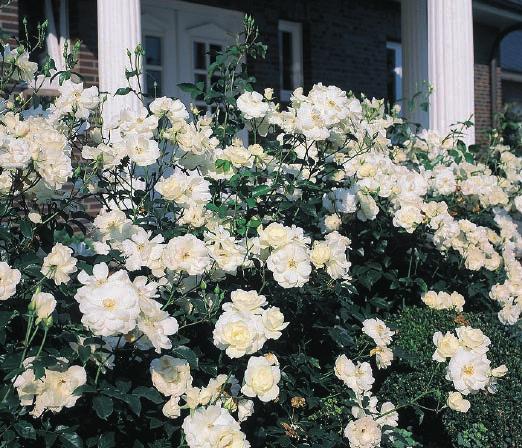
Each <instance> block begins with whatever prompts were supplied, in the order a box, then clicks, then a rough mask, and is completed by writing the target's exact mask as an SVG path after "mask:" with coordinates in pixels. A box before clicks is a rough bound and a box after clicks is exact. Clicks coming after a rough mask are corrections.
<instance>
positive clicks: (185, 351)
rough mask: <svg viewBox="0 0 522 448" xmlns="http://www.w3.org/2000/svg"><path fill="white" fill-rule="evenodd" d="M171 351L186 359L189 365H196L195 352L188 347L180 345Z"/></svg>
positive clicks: (194, 366) (193, 366)
mask: <svg viewBox="0 0 522 448" xmlns="http://www.w3.org/2000/svg"><path fill="white" fill-rule="evenodd" d="M172 352H173V353H174V354H176V355H178V356H180V357H181V358H183V359H186V360H187V361H188V363H189V364H190V367H192V368H196V367H198V357H197V356H196V354H195V353H194V352H193V351H192V350H191V349H190V348H188V347H185V346H184V345H181V346H179V347H176V348H175V349H173V350H172Z"/></svg>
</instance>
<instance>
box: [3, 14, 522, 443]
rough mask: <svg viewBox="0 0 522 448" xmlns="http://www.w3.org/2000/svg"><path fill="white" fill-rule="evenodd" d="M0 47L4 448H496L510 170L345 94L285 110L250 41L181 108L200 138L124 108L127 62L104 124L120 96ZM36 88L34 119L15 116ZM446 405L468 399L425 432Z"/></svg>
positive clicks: (516, 168)
mask: <svg viewBox="0 0 522 448" xmlns="http://www.w3.org/2000/svg"><path fill="white" fill-rule="evenodd" d="M3 45H4V47H3V48H4V51H3V53H2V56H1V57H0V58H1V59H0V63H1V64H2V67H1V70H0V91H1V92H2V93H3V96H4V99H5V103H4V104H5V107H4V108H2V109H1V111H0V170H1V171H0V255H1V260H2V261H1V262H0V307H1V309H0V371H1V374H2V384H1V387H0V394H1V395H0V396H1V397H2V403H1V405H0V419H1V420H0V447H9V448H11V447H13V448H16V447H24V448H25V447H27V448H31V447H41V446H46V447H52V446H64V447H67V448H69V447H74V448H78V447H94V446H99V447H103V448H110V447H113V446H131V447H133V448H142V447H147V448H153V447H156V448H158V447H163V446H180V447H187V446H188V447H190V448H200V447H205V448H207V447H220V448H225V447H229V448H243V447H245V448H247V447H249V446H252V447H264V446H281V447H309V446H322V447H332V448H333V447H338V446H342V445H344V444H346V443H348V444H349V445H350V446H351V447H353V448H374V447H377V446H387V447H396V448H399V447H407V446H418V444H417V442H415V439H418V438H419V437H422V433H421V431H420V430H419V428H418V425H415V420H414V419H413V418H412V412H417V413H420V412H421V410H422V411H424V410H428V409H424V408H423V406H424V404H425V403H426V401H429V400H432V401H433V400H434V401H435V404H436V405H437V407H436V408H435V409H434V411H430V412H431V413H428V414H427V418H429V419H430V421H431V422H432V423H433V426H432V428H431V430H432V432H434V431H433V430H434V429H435V430H437V429H438V428H439V427H442V426H441V425H442V424H444V425H445V427H446V428H447V432H448V434H449V436H450V437H452V438H453V440H456V442H455V443H461V444H465V443H468V444H471V443H490V442H491V440H492V439H491V435H490V432H486V433H485V432H484V430H483V426H484V427H486V428H488V425H489V423H490V421H493V417H491V414H492V413H494V412H496V408H494V407H492V403H497V402H494V401H493V399H491V398H490V397H489V396H488V395H487V392H486V391H487V390H490V389H492V388H493V387H495V385H496V386H497V387H498V389H499V395H497V397H503V398H504V399H505V400H510V399H512V398H513V397H515V394H514V393H513V390H514V389H513V388H514V387H515V386H514V384H515V383H514V381H515V379H517V378H519V374H518V372H519V371H518V370H517V366H516V365H513V362H514V359H516V358H514V357H513V356H512V355H513V354H514V353H515V351H513V350H514V349H513V348H511V346H510V345H509V344H510V342H509V337H510V336H509V335H510V334H511V333H510V332H509V331H508V330H505V331H504V333H502V330H500V323H495V324H493V323H490V324H489V323H488V322H490V320H488V319H490V317H489V316H490V315H491V314H492V313H495V312H496V313H497V317H498V319H499V321H500V322H501V323H502V324H503V325H506V326H513V328H517V325H518V324H517V322H518V318H519V315H520V311H521V300H522V298H521V296H520V287H519V286H520V278H522V268H521V265H520V262H519V260H518V258H517V257H518V256H519V250H520V241H521V238H520V233H519V231H518V227H517V226H518V223H519V220H520V212H521V210H522V204H521V201H520V199H521V195H520V176H519V172H520V168H522V160H521V159H519V158H517V156H516V155H515V154H514V153H513V152H512V151H511V149H510V148H509V147H507V146H503V145H496V146H495V147H494V148H492V150H491V157H490V158H489V159H488V161H487V164H485V163H482V162H479V161H478V160H476V158H477V157H478V155H477V154H475V153H474V152H473V148H468V147H466V145H465V144H464V143H463V142H462V141H461V130H459V129H454V130H452V132H451V134H450V135H449V136H447V137H444V136H440V135H438V134H437V133H435V132H433V131H428V130H425V131H421V132H420V133H419V134H414V133H413V132H412V130H411V128H410V126H409V124H408V123H406V122H404V121H403V120H402V119H401V118H399V117H398V115H397V113H398V111H397V109H396V108H394V109H392V113H391V114H388V113H386V112H385V108H384V102H383V101H379V100H369V99H366V98H357V97H355V96H354V95H352V94H350V93H347V92H345V91H343V90H341V89H339V88H337V87H335V86H324V85H322V84H316V85H315V86H313V87H312V89H311V90H310V91H309V92H306V93H305V92H304V91H303V89H296V91H295V92H294V93H293V95H292V97H291V100H290V104H289V106H288V107H283V106H281V105H280V104H277V101H276V98H275V94H274V91H273V90H271V89H266V90H265V91H264V92H263V93H259V92H256V91H255V90H254V82H255V79H254V78H253V77H252V76H250V74H249V73H248V66H247V64H246V62H245V61H246V60H247V58H257V57H263V56H264V53H265V51H266V50H267V49H266V47H265V46H264V45H263V44H262V43H260V42H258V32H257V28H256V27H255V25H254V23H253V20H252V19H251V18H249V17H246V18H245V29H244V32H243V33H242V34H241V35H240V36H238V38H237V40H236V43H235V44H234V45H232V46H231V47H229V48H227V49H224V50H223V51H222V52H220V53H219V54H217V55H216V58H215V62H214V63H213V64H211V65H210V67H209V74H208V79H210V80H212V83H211V84H210V85H205V84H203V83H195V84H191V83H187V84H183V85H181V86H180V87H181V88H182V89H183V90H185V91H186V92H188V93H190V94H191V96H192V98H193V99H194V100H195V101H198V104H200V103H201V102H205V104H206V105H207V106H208V109H209V110H211V111H213V112H212V113H211V114H208V115H203V114H202V113H201V112H200V111H198V110H197V109H196V108H195V107H193V106H190V107H188V108H187V107H186V106H185V105H184V104H183V103H182V102H181V101H180V100H178V99H174V98H166V97H162V98H152V97H150V98H147V97H145V95H144V94H143V92H141V91H139V89H138V90H137V89H135V88H134V87H133V85H134V83H133V78H135V77H139V76H140V75H141V62H142V58H143V50H142V48H141V47H138V48H136V50H135V51H134V52H130V53H129V63H130V64H131V66H130V67H129V69H128V70H127V72H126V75H127V78H128V80H129V85H128V86H122V87H121V88H120V89H118V91H117V92H115V93H114V94H115V95H118V96H120V95H121V96H126V95H132V96H134V95H137V96H138V97H139V98H141V99H143V104H142V105H141V106H140V108H139V109H138V110H130V109H129V110H127V109H124V110H121V111H120V113H119V114H117V115H116V116H115V117H107V116H106V115H107V111H106V110H104V106H105V102H106V101H111V100H113V98H111V96H112V94H106V93H102V94H100V92H98V90H97V88H96V87H89V88H85V87H84V86H83V84H82V83H78V82H73V79H74V78H75V76H74V72H73V66H74V63H75V61H76V60H77V57H76V56H77V55H76V52H77V50H78V48H79V47H78V45H76V46H75V47H73V51H72V53H71V54H67V55H66V56H67V57H66V60H67V69H66V70H63V71H61V72H58V73H55V71H54V63H53V62H52V61H51V60H47V61H46V62H45V63H44V64H43V66H41V67H38V66H37V65H36V64H35V63H32V62H31V61H30V59H29V56H30V50H31V48H29V46H28V44H27V41H24V42H18V45H17V46H16V48H11V47H8V46H7V44H6V43H5V42H3ZM49 76H53V77H54V79H57V80H58V81H59V85H60V87H59V90H60V95H59V96H58V98H56V99H55V100H54V102H53V103H52V104H51V105H50V106H49V107H46V108H42V107H33V106H35V102H34V101H33V99H34V97H31V96H26V95H19V94H17V93H15V92H17V91H19V90H20V89H24V88H25V87H27V84H31V86H32V87H33V88H34V89H35V90H36V91H38V88H39V86H40V83H41V81H42V79H44V78H46V77H47V78H48V77H49ZM24 83H25V84H24ZM40 105H41V104H40ZM245 129H246V130H247V131H248V135H249V141H248V142H244V141H242V140H241V139H240V138H239V136H240V135H243V134H244V132H242V131H243V130H245ZM88 203H91V204H94V205H97V207H98V210H96V211H95V212H92V208H87V204H88ZM94 208H96V207H94ZM88 211H89V213H88ZM421 301H422V302H424V303H425V306H429V307H431V308H437V309H438V310H444V309H446V310H451V309H453V310H458V311H459V312H460V310H461V309H463V308H465V309H466V311H469V312H471V313H470V314H469V319H470V322H471V324H472V325H477V326H478V327H479V328H483V329H484V332H487V334H488V335H489V332H490V331H491V333H494V332H495V331H496V332H497V333H495V334H492V335H490V336H491V340H492V343H491V344H489V342H488V341H489V340H488V339H486V338H485V337H483V335H482V333H479V330H478V328H475V329H472V328H468V329H467V330H466V331H469V332H470V333H469V334H467V333H464V334H462V335H460V334H459V337H458V338H457V337H454V339H452V341H453V343H454V344H453V345H452V348H454V349H455V350H454V352H452V353H451V354H450V355H449V357H450V358H451V360H450V363H453V364H455V363H463V362H464V361H465V362H466V363H467V362H469V363H471V364H472V365H471V367H470V366H468V364H465V365H463V366H460V364H458V365H457V367H459V366H460V367H462V368H461V369H460V373H459V372H457V373H455V375H454V377H452V381H449V380H445V379H444V376H443V370H444V366H443V364H442V363H441V364H437V365H435V367H434V368H432V367H431V366H433V365H434V364H433V363H432V361H431V358H430V357H431V353H432V352H433V350H434V349H433V346H432V342H431V340H432V336H433V332H434V331H443V330H445V329H453V328H454V327H455V322H454V320H451V319H450V318H449V317H448V316H451V315H452V314H451V312H450V311H437V312H431V311H425V310H421V309H418V308H411V306H412V305H415V304H419V303H420V302H421ZM403 309H404V310H403ZM412 313H415V315H412ZM383 315H386V316H394V317H393V318H390V319H388V318H387V319H386V321H383V320H381V319H380V318H379V316H381V317H382V316H383ZM438 316H446V320H444V319H443V320H442V321H440V322H439V320H437V319H439V317H438ZM465 316H467V314H466V315H465ZM401 319H402V320H401ZM453 319H454V318H453ZM394 320H395V321H397V322H395V324H394ZM411 322H418V324H415V325H412V326H411V327H409V326H408V325H409V324H410V323H411ZM491 322H493V321H491ZM486 323H488V325H491V326H492V327H491V328H489V327H485V326H484V325H486ZM392 324H394V325H395V326H397V327H398V331H397V332H395V331H394V330H393V328H390V327H389V325H392ZM435 324H436V325H435ZM439 324H440V326H439ZM513 331H515V330H513ZM361 332H362V333H364V334H365V335H366V336H364V337H361ZM408 335H409V336H408ZM394 339H395V342H394ZM390 346H392V347H394V346H397V349H396V350H395V352H396V353H395V355H394V354H393V352H392V349H391V348H390ZM515 354H519V352H516V353H515ZM479 355H480V356H479ZM394 356H395V357H396V358H397V357H398V358H399V362H397V361H396V360H395V361H394V359H393V358H394ZM488 356H490V357H489V358H488ZM419 360H423V361H422V362H421V361H419ZM463 360H464V361H463ZM490 363H492V364H490ZM501 363H505V364H507V365H508V367H509V370H508V372H509V373H508V377H507V378H501V377H502V376H503V374H505V373H506V372H505V370H504V369H503V368H498V367H497V366H498V365H499V364H501ZM453 364H452V365H453ZM428 365H429V366H430V367H429V369H428V368H426V366H428ZM475 367H476V369H477V371H476V372H475V370H474V368H475ZM388 375H389V378H392V379H393V380H392V381H390V380H389V379H387V377H388ZM464 375H466V376H464ZM468 376H470V377H471V378H468ZM464 380H466V382H465V381H464ZM383 382H384V386H383V387H382V388H380V387H379V386H380V385H381V384H383ZM497 382H498V384H497ZM452 383H453V387H451V385H452ZM427 385H429V386H430V389H429V390H426V389H425V388H426V386H427ZM399 386H400V387H399ZM433 388H435V389H434V390H432V389H433ZM379 389H382V390H383V394H382V395H381V394H379V395H376V394H375V392H376V391H379ZM453 389H458V390H459V391H460V392H462V394H464V395H465V396H466V397H468V395H466V394H467V393H468V392H477V394H472V395H471V398H470V399H469V401H470V402H471V405H472V407H471V410H469V413H468V414H467V415H466V416H464V417H462V416H460V415H458V416H456V415H451V414H449V413H448V412H444V415H443V420H441V419H440V418H439V417H440V415H439V414H440V412H439V411H441V410H442V406H443V405H444V402H445V399H446V398H445V394H446V393H447V392H448V391H450V390H453ZM386 394H387V395H386ZM386 396H390V397H393V398H394V401H386V400H383V398H386ZM433 397H434V398H433ZM454 397H456V398H455V399H454V400H453V401H451V404H452V406H453V408H458V409H459V410H460V411H464V410H465V408H466V406H467V403H468V401H467V400H466V399H465V398H464V397H463V396H460V395H458V394H457V395H455V396H454ZM405 398H408V401H404V400H405ZM494 399H495V400H496V399H497V398H496V397H495V398H494ZM506 402H507V403H510V401H506ZM499 405H500V402H499ZM502 406H504V405H502ZM502 409H505V412H506V413H505V416H507V415H508V408H502ZM502 418H503V417H502ZM502 418H500V417H496V420H495V421H497V422H498V427H499V428H508V426H507V425H508V424H509V421H508V419H507V418H506V420H503V419H502ZM399 419H400V422H401V425H400V426H401V427H402V428H399ZM466 419H468V420H466ZM466 421H468V423H470V422H471V423H472V424H469V425H466V424H465V423H462V422H466ZM459 435H460V439H459ZM512 437H514V436H512ZM439 438H440V437H439ZM459 440H460V442H459ZM485 440H487V442H485Z"/></svg>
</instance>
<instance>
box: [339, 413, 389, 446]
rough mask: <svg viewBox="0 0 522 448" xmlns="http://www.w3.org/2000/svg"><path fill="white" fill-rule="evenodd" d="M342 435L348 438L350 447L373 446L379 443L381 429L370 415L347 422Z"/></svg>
mask: <svg viewBox="0 0 522 448" xmlns="http://www.w3.org/2000/svg"><path fill="white" fill-rule="evenodd" d="M344 436H345V437H346V438H347V439H348V442H349V443H350V448H374V447H378V446H379V445H380V443H381V429H380V428H379V425H378V424H377V423H376V422H375V420H374V419H373V418H372V417H370V416H365V417H361V418H359V419H358V420H354V421H351V422H350V423H348V426H346V428H345V430H344Z"/></svg>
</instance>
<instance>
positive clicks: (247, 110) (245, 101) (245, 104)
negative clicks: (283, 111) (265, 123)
mask: <svg viewBox="0 0 522 448" xmlns="http://www.w3.org/2000/svg"><path fill="white" fill-rule="evenodd" d="M237 107H238V109H239V110H240V111H241V112H242V113H243V116H244V117H245V118H246V119H247V120H252V119H254V118H263V117H264V116H265V115H266V113H267V112H268V108H269V105H268V103H265V102H263V95H261V94H260V93H258V92H245V93H243V94H241V95H240V96H239V98H238V99H237Z"/></svg>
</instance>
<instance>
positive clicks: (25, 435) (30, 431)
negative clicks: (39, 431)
mask: <svg viewBox="0 0 522 448" xmlns="http://www.w3.org/2000/svg"><path fill="white" fill-rule="evenodd" d="M13 426H14V429H15V431H16V432H17V433H18V434H19V435H20V437H22V439H31V440H35V439H36V431H35V429H34V427H33V425H32V424H31V423H29V422H26V421H23V420H22V421H19V422H16V423H15V424H14V425H13Z"/></svg>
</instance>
